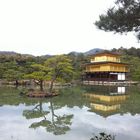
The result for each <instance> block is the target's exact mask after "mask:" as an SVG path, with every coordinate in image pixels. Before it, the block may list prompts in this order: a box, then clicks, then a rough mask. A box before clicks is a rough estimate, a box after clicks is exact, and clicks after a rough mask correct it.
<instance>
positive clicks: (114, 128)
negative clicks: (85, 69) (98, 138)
mask: <svg viewBox="0 0 140 140" xmlns="http://www.w3.org/2000/svg"><path fill="white" fill-rule="evenodd" d="M60 93H61V94H60V95H59V96H57V97H54V98H48V99H35V98H27V97H24V96H20V95H19V90H18V89H15V88H9V87H1V88H0V139H1V140H47V139H48V140H78V139H79V140H90V139H91V138H92V137H94V136H95V135H98V134H99V133H100V132H105V133H106V134H111V135H113V136H115V140H140V89H139V88H137V87H103V86H95V87H87V86H86V87H83V86H82V87H72V88H66V89H62V90H61V91H60Z"/></svg>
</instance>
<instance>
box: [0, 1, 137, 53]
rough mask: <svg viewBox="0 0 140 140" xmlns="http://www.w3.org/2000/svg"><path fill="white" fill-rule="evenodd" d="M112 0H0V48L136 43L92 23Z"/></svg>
mask: <svg viewBox="0 0 140 140" xmlns="http://www.w3.org/2000/svg"><path fill="white" fill-rule="evenodd" d="M113 1H114V0H96V1H94V0H0V51H16V52H19V53H28V54H33V55H44V54H61V53H68V52H71V51H78V52H84V51H88V50H90V49H93V48H104V49H111V48H119V47H120V46H123V47H127V48H130V47H131V46H134V47H140V44H138V43H137V39H136V38H135V36H134V35H133V34H132V33H131V34H128V35H127V36H126V35H119V34H114V33H112V32H104V31H100V30H98V29H97V28H96V27H95V25H94V24H93V23H94V22H95V21H96V20H98V17H99V14H102V13H104V12H105V11H106V10H107V8H109V7H111V5H113V4H114V2H113Z"/></svg>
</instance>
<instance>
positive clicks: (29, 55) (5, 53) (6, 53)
mask: <svg viewBox="0 0 140 140" xmlns="http://www.w3.org/2000/svg"><path fill="white" fill-rule="evenodd" d="M0 55H10V56H15V55H22V56H24V57H34V55H31V54H20V53H17V52H14V51H0Z"/></svg>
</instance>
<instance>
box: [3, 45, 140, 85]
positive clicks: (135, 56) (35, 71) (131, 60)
mask: <svg viewBox="0 0 140 140" xmlns="http://www.w3.org/2000/svg"><path fill="white" fill-rule="evenodd" d="M111 51H112V52H117V53H120V54H121V61H122V62H125V63H128V64H129V68H130V73H129V80H136V81H140V48H135V47H131V48H129V49H126V48H123V47H120V48H119V49H115V48H114V49H112V50H111ZM64 56H65V59H68V61H69V63H70V64H71V65H69V66H68V68H69V67H70V66H71V68H72V69H73V74H72V75H70V77H71V78H70V79H71V80H75V81H76V80H81V79H82V76H81V75H82V74H83V72H84V65H85V64H86V63H88V62H90V55H85V54H84V53H74V52H71V53H69V54H66V55H64ZM50 58H51V59H54V58H55V59H58V58H57V57H56V56H37V57H35V56H31V55H22V54H17V53H15V54H0V79H1V81H5V82H6V81H8V82H9V81H12V82H13V81H14V83H15V84H16V85H18V84H21V81H22V82H23V81H25V80H28V79H33V80H36V81H39V80H40V79H41V80H47V79H48V78H47V77H46V76H47V75H48V73H47V72H46V71H47V70H48V69H49V67H52V66H51V65H48V68H47V69H45V68H43V67H44V66H45V63H46V61H47V60H48V59H50ZM49 61H52V60H49ZM47 63H48V62H47ZM64 63H66V62H64ZM63 65H64V64H63ZM50 70H51V69H50ZM65 71H67V72H68V71H70V69H65ZM71 72H72V71H71ZM31 74H32V75H31ZM49 75H52V73H49ZM62 76H63V77H65V78H64V79H66V81H67V80H68V77H67V75H62ZM45 78H46V79H45ZM58 80H63V79H62V78H61V79H60V77H58ZM23 84H24V83H23Z"/></svg>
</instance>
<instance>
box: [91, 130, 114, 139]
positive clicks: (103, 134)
mask: <svg viewBox="0 0 140 140" xmlns="http://www.w3.org/2000/svg"><path fill="white" fill-rule="evenodd" d="M90 140H115V136H113V135H111V134H106V133H105V132H101V133H99V135H97V136H94V137H93V138H91V139H90Z"/></svg>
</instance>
